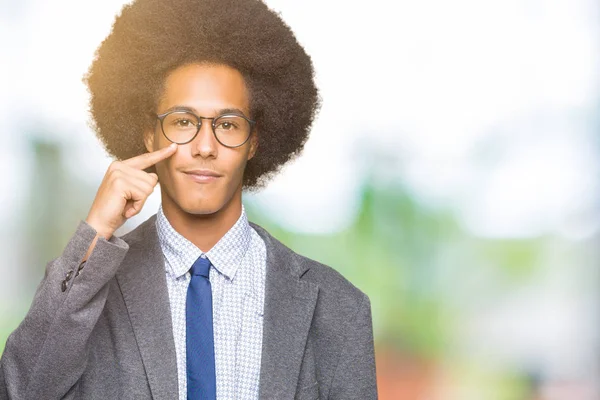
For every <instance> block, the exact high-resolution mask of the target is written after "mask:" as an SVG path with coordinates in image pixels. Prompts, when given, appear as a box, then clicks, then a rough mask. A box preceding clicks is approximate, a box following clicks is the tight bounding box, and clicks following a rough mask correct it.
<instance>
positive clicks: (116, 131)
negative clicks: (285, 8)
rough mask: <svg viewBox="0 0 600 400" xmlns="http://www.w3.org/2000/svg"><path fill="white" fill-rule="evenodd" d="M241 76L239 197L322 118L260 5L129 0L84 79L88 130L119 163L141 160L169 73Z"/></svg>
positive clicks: (308, 76)
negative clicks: (250, 144) (212, 66)
mask: <svg viewBox="0 0 600 400" xmlns="http://www.w3.org/2000/svg"><path fill="white" fill-rule="evenodd" d="M202 62H209V63H219V64H225V65H229V66H231V67H233V68H236V69H237V70H239V71H240V72H241V73H242V75H243V76H244V79H245V82H246V85H247V87H248V89H249V93H250V109H251V118H252V119H254V120H255V121H256V122H257V126H258V127H259V135H258V136H259V137H258V151H257V153H256V155H255V156H254V157H253V158H252V159H251V160H249V161H248V164H247V166H246V170H245V173H244V187H245V188H246V189H256V188H259V187H262V186H264V185H265V184H266V183H267V182H268V180H269V179H270V178H271V177H272V176H273V174H275V173H276V172H277V171H278V170H279V169H280V168H281V167H282V166H283V165H284V164H285V163H286V162H288V161H289V160H291V159H293V158H294V157H295V156H297V155H298V154H299V153H300V152H301V151H302V149H303V147H304V144H305V143H306V140H307V139H308V134H309V131H310V127H311V124H312V122H313V119H314V117H315V115H316V112H317V110H318V108H319V104H320V101H319V95H318V91H317V88H316V86H315V83H314V70H313V66H312V61H311V59H310V57H309V56H308V55H307V54H306V52H305V51H304V49H303V48H302V46H300V44H299V43H298V41H297V40H296V38H295V36H294V34H293V33H292V31H291V29H290V28H289V27H288V26H287V25H286V24H285V22H283V20H282V19H281V18H280V16H279V15H277V14H276V13H275V12H273V11H272V10H270V9H269V8H268V7H267V6H266V5H265V4H264V3H263V2H262V1H260V0H171V1H164V0H136V1H134V2H133V3H131V4H128V5H126V6H124V7H123V10H122V11H121V13H120V15H118V16H117V17H116V19H115V21H114V24H113V27H112V31H111V33H110V34H109V35H108V37H107V38H106V39H105V40H104V41H103V42H102V44H101V45H100V47H99V48H98V50H97V52H96V57H95V59H94V61H93V62H92V64H91V66H90V69H89V71H88V73H87V75H86V76H85V78H84V81H85V83H86V84H87V85H88V88H89V91H90V94H91V99H90V111H91V117H92V125H93V127H94V130H95V131H96V134H97V136H98V137H99V139H100V140H101V142H102V143H103V145H104V147H105V148H106V150H107V152H108V153H109V154H110V155H112V156H114V157H116V158H117V159H119V160H124V159H127V158H131V157H134V156H137V155H139V154H142V153H145V152H146V148H145V146H144V141H143V134H144V132H147V131H148V130H151V129H152V128H153V127H154V126H155V123H156V118H155V115H156V114H155V111H156V105H157V103H158V97H159V96H160V94H161V90H162V85H163V83H164V80H165V78H166V76H167V75H168V73H169V72H170V71H172V70H174V69H175V68H177V67H179V66H181V65H184V64H189V63H202Z"/></svg>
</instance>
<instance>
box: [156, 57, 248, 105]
mask: <svg viewBox="0 0 600 400" xmlns="http://www.w3.org/2000/svg"><path fill="white" fill-rule="evenodd" d="M249 102H250V101H249V95H248V90H247V88H246V83H245V81H244V77H243V76H242V74H241V73H240V72H239V71H238V70H237V69H235V68H232V67H230V66H228V65H223V64H187V65H183V66H180V67H178V68H177V69H175V70H173V71H171V72H170V73H169V74H168V75H167V77H166V79H165V83H164V85H163V92H162V95H161V97H160V99H159V102H158V110H157V111H158V113H161V112H164V111H165V110H167V109H169V108H173V107H177V106H184V107H189V108H191V109H193V110H194V111H196V112H197V113H198V114H199V115H203V116H210V115H212V114H214V113H217V112H218V111H219V110H223V109H231V108H237V109H240V110H242V111H243V112H244V113H245V114H247V115H248V113H249V108H250V107H249V106H250V104H249Z"/></svg>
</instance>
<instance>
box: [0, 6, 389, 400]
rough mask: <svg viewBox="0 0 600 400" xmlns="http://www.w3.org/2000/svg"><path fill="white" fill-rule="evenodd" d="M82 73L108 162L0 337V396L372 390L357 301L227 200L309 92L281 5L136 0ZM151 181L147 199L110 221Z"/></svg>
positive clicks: (264, 169) (280, 148) (294, 130)
mask: <svg viewBox="0 0 600 400" xmlns="http://www.w3.org/2000/svg"><path fill="white" fill-rule="evenodd" d="M86 81H87V83H88V85H89V88H90V92H91V95H92V97H91V111H92V116H93V118H94V122H95V127H96V131H97V134H98V136H99V137H100V139H101V140H102V142H103V143H104V145H105V147H106V149H107V150H108V152H109V153H111V154H112V155H114V156H115V157H116V158H117V159H119V160H121V161H115V162H113V163H112V164H111V165H110V167H109V168H108V171H107V172H106V175H105V177H104V179H103V181H102V183H101V184H100V187H99V189H98V193H97V195H96V198H95V200H94V202H93V204H92V206H91V208H90V211H89V214H88V215H87V218H86V219H85V221H82V222H81V223H80V225H79V227H78V228H77V230H76V232H75V234H74V235H73V237H72V238H71V240H70V241H69V243H68V244H67V246H66V248H65V249H64V252H63V253H62V255H61V256H60V257H58V258H57V259H56V260H54V261H52V262H50V263H49V264H48V266H47V269H46V275H45V277H44V279H43V281H42V283H41V284H40V286H39V288H38V291H37V293H36V296H35V299H34V301H33V304H32V306H31V309H30V311H29V313H28V314H27V316H26V317H25V320H24V321H23V322H22V323H21V325H20V326H19V327H18V328H17V330H16V331H15V332H13V334H12V335H11V336H10V337H9V339H8V341H7V344H6V348H5V352H4V354H3V357H2V361H1V368H0V397H2V398H10V399H60V398H67V399H146V398H153V399H175V398H179V399H186V398H187V399H215V398H219V399H257V398H260V399H317V398H321V399H374V398H376V397H377V392H376V384H375V366H374V353H373V336H372V324H371V312H370V305H369V300H368V298H367V297H366V296H365V295H364V294H363V293H361V292H360V291H359V290H358V289H356V288H355V287H354V286H352V285H351V284H350V283H349V282H347V281H346V280H345V279H344V278H343V277H341V275H339V274H338V273H337V272H335V271H334V270H332V269H331V268H329V267H327V266H324V265H322V264H319V263H317V262H315V261H312V260H309V259H307V258H305V257H302V256H300V255H298V254H295V253H294V252H293V251H291V250H290V249H288V248H286V247H285V246H284V245H282V244H281V243H280V242H278V241H277V240H276V239H275V238H273V237H272V236H270V235H269V234H268V233H267V232H266V231H265V230H264V229H262V228H261V227H259V226H257V225H254V224H251V223H249V222H248V220H247V217H246V214H245V211H244V207H243V205H242V201H241V196H242V189H243V188H246V189H256V188H258V187H260V186H261V185H264V184H265V183H266V181H267V180H268V178H269V177H270V176H272V174H273V173H274V172H276V171H277V170H278V169H279V168H280V167H281V166H282V165H283V164H284V163H285V162H287V161H288V160H290V159H291V158H292V157H294V156H295V155H297V154H298V153H299V152H300V151H301V150H302V147H303V145H304V143H305V141H306V139H307V136H308V132H309V128H310V125H311V123H312V120H313V117H314V115H315V112H316V110H317V107H318V96H317V90H316V88H315V86H314V81H313V68H312V64H311V61H310V58H309V57H308V56H307V55H306V53H305V52H304V50H303V49H302V47H301V46H300V45H299V44H298V43H297V41H296V39H295V38H294V36H293V34H292V32H291V31H290V29H289V28H288V27H287V26H286V25H285V24H284V23H283V22H282V20H281V19H280V18H279V17H278V16H277V15H276V14H275V13H273V12H272V11H270V10H269V9H268V8H267V7H266V6H265V5H264V4H263V3H262V2H260V1H257V0H235V1H223V0H201V1H200V0H196V1H191V0H173V1H170V2H165V1H158V0H138V1H136V2H134V3H133V4H131V5H128V6H125V8H124V9H123V11H122V13H121V15H120V16H119V17H117V19H116V21H115V23H114V26H113V31H112V32H111V34H110V35H109V36H108V38H107V39H106V40H105V41H104V42H103V43H102V45H101V46H100V48H99V50H98V53H97V58H96V59H95V61H94V63H93V64H92V66H91V68H90V71H89V74H88V76H87V79H86ZM159 182H160V190H161V200H162V204H161V207H160V209H159V210H158V212H157V214H156V215H154V216H152V217H151V218H150V219H148V220H147V221H145V222H144V223H142V224H141V225H140V226H138V227H137V228H136V229H135V230H133V231H132V232H130V233H129V234H127V235H125V236H123V237H116V236H114V235H113V234H114V232H115V231H116V229H118V228H119V227H120V226H121V225H122V224H123V223H124V222H125V221H126V220H127V219H128V218H131V217H132V216H134V215H136V214H138V213H139V212H140V210H141V209H142V207H143V205H144V202H145V200H146V198H147V197H148V196H149V195H150V193H152V191H153V189H154V187H155V186H156V184H157V183H159Z"/></svg>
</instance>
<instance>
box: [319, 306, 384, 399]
mask: <svg viewBox="0 0 600 400" xmlns="http://www.w3.org/2000/svg"><path fill="white" fill-rule="evenodd" d="M346 332H347V336H346V342H345V343H344V347H343V350H342V354H340V358H339V362H338V365H337V367H336V371H335V374H334V376H333V382H332V385H331V390H330V392H329V399H331V400H342V399H343V400H351V399H356V400H374V399H377V379H376V375H375V349H374V344H373V323H372V320H371V303H370V301H369V298H368V297H367V296H366V295H363V298H362V301H361V302H360V304H359V306H358V311H357V313H356V315H355V316H354V318H353V319H352V320H351V321H350V323H349V324H348V326H347V331H346Z"/></svg>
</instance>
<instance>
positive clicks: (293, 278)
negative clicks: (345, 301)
mask: <svg viewBox="0 0 600 400" xmlns="http://www.w3.org/2000/svg"><path fill="white" fill-rule="evenodd" d="M252 226H253V227H254V229H255V230H256V231H257V232H258V234H259V235H260V236H261V237H262V238H263V240H264V242H265V244H266V247H267V273H266V287H265V309H264V320H263V348H262V359H261V371H260V398H261V399H293V398H294V394H295V393H296V384H297V382H298V377H299V374H300V367H301V364H302V358H303V355H304V349H305V347H306V339H307V337H308V331H309V329H310V325H311V321H312V317H313V313H314V309H315V306H316V303H317V295H318V287H317V286H316V285H314V284H312V283H310V282H307V281H301V280H300V277H301V276H302V274H304V273H305V272H306V270H307V268H306V267H305V266H304V265H302V264H301V263H300V262H299V261H298V257H297V255H296V254H295V253H293V252H292V251H291V250H289V249H287V248H286V247H285V246H283V245H282V244H281V243H279V242H278V241H277V240H276V239H274V238H273V237H272V236H270V235H269V234H268V233H267V232H266V231H265V230H264V229H262V228H261V227H259V226H258V225H255V224H252Z"/></svg>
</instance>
